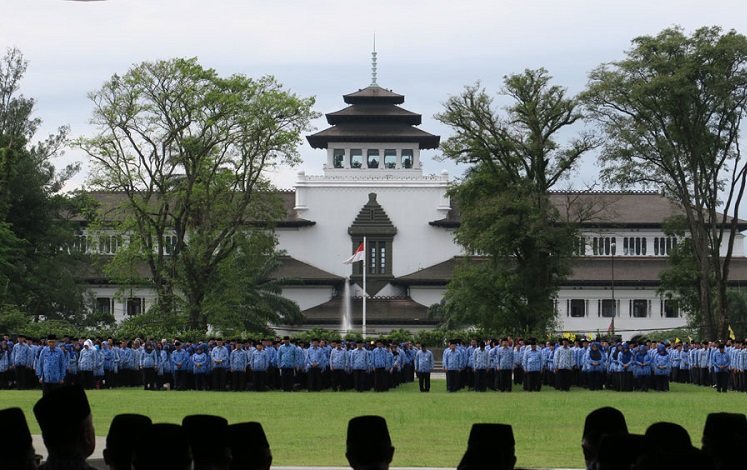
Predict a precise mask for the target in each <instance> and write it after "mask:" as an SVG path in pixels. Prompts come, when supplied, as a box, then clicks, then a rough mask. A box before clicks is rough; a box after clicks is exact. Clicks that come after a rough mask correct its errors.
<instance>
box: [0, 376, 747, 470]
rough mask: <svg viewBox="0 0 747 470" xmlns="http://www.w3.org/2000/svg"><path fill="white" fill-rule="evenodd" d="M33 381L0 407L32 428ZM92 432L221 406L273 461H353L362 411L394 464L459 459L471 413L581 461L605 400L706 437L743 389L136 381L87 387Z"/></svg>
mask: <svg viewBox="0 0 747 470" xmlns="http://www.w3.org/2000/svg"><path fill="white" fill-rule="evenodd" d="M40 396H41V395H40V392H37V391H21V392H19V391H1V392H0V408H7V407H10V406H20V407H21V408H22V409H23V410H24V411H25V412H26V417H27V419H28V421H29V426H30V427H31V430H32V433H35V434H38V433H39V428H38V426H37V424H36V421H35V419H34V418H33V412H32V408H33V405H34V403H35V402H36V400H37V399H38V398H39V397H40ZM89 400H90V402H91V407H92V413H93V416H94V423H95V426H96V434H98V435H100V436H105V435H106V434H107V431H108V429H109V423H110V421H111V419H112V417H113V416H114V415H116V414H118V413H123V412H135V413H142V414H145V415H148V416H150V417H151V418H153V420H154V422H173V423H178V422H181V419H182V417H184V416H186V415H189V414H195V413H208V414H216V415H220V416H224V417H226V418H227V419H228V421H229V422H231V423H236V422H242V421H259V422H260V423H262V425H263V426H264V428H265V431H266V433H267V437H268V440H269V441H270V445H271V447H272V452H273V455H274V465H333V466H347V462H346V461H345V457H344V454H345V434H346V431H347V422H348V420H349V419H350V418H351V417H353V416H357V415H363V414H377V415H382V416H384V417H385V418H386V420H387V422H388V423H389V429H390V432H391V435H392V441H393V443H394V446H395V447H396V451H395V454H394V462H393V466H413V467H417V466H434V467H452V468H454V467H456V465H457V463H458V462H459V460H460V458H461V456H462V454H463V453H464V450H465V448H466V443H467V437H468V435H469V430H470V427H471V425H472V423H475V422H500V423H509V424H511V425H513V428H514V434H515V437H516V454H517V457H518V461H517V466H523V467H577V468H581V467H583V466H584V462H583V458H582V455H581V449H580V440H581V432H582V429H583V423H584V417H585V416H586V414H587V413H588V412H590V411H591V410H593V409H595V408H598V407H601V406H606V405H610V406H615V407H617V408H619V409H620V410H621V411H622V412H623V413H624V414H625V416H626V418H627V421H628V427H629V428H630V431H631V432H634V433H643V432H644V431H645V430H646V428H647V427H648V425H650V424H651V423H654V422H657V421H672V422H675V423H679V424H681V425H682V426H684V427H685V428H687V429H688V430H689V431H690V436H691V438H692V440H693V444H694V445H696V446H698V447H699V446H700V437H701V433H702V431H703V424H704V423H705V418H706V415H707V414H708V413H711V412H715V411H729V412H738V413H744V412H745V411H747V394H744V393H741V394H740V393H727V394H718V393H716V391H715V390H713V389H711V388H707V389H706V388H701V387H694V386H690V385H679V384H672V390H671V392H669V393H660V394H657V393H656V392H648V393H615V392H607V391H602V392H589V391H586V390H581V389H574V390H572V391H571V392H565V393H564V392H557V391H555V390H552V389H549V388H545V389H543V391H542V392H540V393H526V392H521V391H514V392H513V393H508V394H501V393H496V392H488V393H471V392H466V391H465V392H459V393H455V394H449V393H446V391H445V384H444V382H443V381H438V380H436V381H434V382H433V387H432V389H431V392H430V394H421V393H419V392H418V389H417V384H412V383H410V384H407V385H404V386H401V387H400V388H398V389H396V390H392V391H390V392H388V393H383V394H376V393H373V392H369V393H353V392H344V393H333V392H328V391H325V392H321V393H308V392H297V393H292V394H291V393H282V392H268V393H261V394H258V393H252V392H246V393H231V392H227V393H216V392H145V391H142V390H139V389H120V390H95V391H91V392H89Z"/></svg>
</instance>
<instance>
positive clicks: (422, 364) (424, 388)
mask: <svg viewBox="0 0 747 470" xmlns="http://www.w3.org/2000/svg"><path fill="white" fill-rule="evenodd" d="M433 364H434V361H433V353H432V352H431V351H429V350H428V348H427V347H426V344H425V343H421V344H420V350H419V351H418V352H416V353H415V359H414V367H415V373H416V374H417V375H418V384H419V386H420V391H421V392H424V393H427V392H430V391H431V371H432V370H433Z"/></svg>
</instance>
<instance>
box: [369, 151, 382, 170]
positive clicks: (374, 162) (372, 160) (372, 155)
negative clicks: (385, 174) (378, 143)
mask: <svg viewBox="0 0 747 470" xmlns="http://www.w3.org/2000/svg"><path fill="white" fill-rule="evenodd" d="M368 167H369V168H378V167H379V150H378V149H368Z"/></svg>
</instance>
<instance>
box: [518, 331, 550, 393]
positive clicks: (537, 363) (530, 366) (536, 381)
mask: <svg viewBox="0 0 747 470" xmlns="http://www.w3.org/2000/svg"><path fill="white" fill-rule="evenodd" d="M543 356H544V355H543V353H542V351H540V350H539V349H537V341H536V340H533V339H532V340H530V341H529V349H527V350H526V351H524V358H523V364H524V371H525V372H526V381H525V384H524V390H526V391H528V392H539V391H541V390H542V369H543V368H544V366H545V364H544V357H543Z"/></svg>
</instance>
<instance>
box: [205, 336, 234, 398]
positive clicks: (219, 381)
mask: <svg viewBox="0 0 747 470" xmlns="http://www.w3.org/2000/svg"><path fill="white" fill-rule="evenodd" d="M215 343H216V344H215V347H214V348H213V350H212V351H210V361H211V362H210V368H211V370H212V371H213V390H216V391H218V392H224V391H225V390H226V375H227V373H228V369H229V367H230V365H231V364H230V363H231V360H230V353H229V352H228V348H226V347H225V346H224V345H223V339H222V338H218V339H216V340H215Z"/></svg>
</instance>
